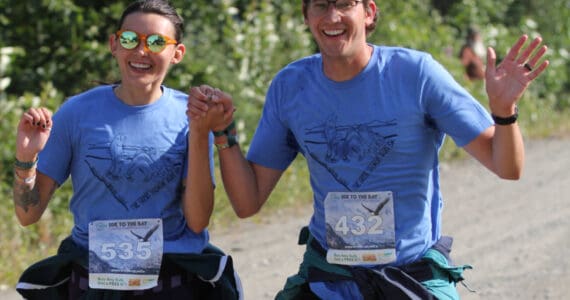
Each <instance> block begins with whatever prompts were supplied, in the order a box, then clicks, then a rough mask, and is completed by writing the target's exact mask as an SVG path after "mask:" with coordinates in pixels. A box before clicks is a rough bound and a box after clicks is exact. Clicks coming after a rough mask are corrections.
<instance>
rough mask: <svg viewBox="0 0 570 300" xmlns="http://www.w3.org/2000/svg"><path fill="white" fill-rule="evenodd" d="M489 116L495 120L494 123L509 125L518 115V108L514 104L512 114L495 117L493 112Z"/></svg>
mask: <svg viewBox="0 0 570 300" xmlns="http://www.w3.org/2000/svg"><path fill="white" fill-rule="evenodd" d="M491 117H492V118H493V121H495V124H497V125H511V124H513V123H514V122H516V121H517V119H518V117H519V108H518V107H516V106H515V114H514V115H512V116H508V117H506V118H502V117H497V116H495V115H494V114H491Z"/></svg>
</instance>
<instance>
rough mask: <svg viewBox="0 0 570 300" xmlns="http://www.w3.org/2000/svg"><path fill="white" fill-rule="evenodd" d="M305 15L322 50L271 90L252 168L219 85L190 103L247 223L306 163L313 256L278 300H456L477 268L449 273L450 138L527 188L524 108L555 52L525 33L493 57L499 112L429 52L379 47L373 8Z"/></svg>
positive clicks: (315, 3) (311, 2) (293, 66)
mask: <svg viewBox="0 0 570 300" xmlns="http://www.w3.org/2000/svg"><path fill="white" fill-rule="evenodd" d="M299 2H301V1H299ZM302 11H303V16H304V21H305V24H306V25H307V26H308V27H309V29H310V31H311V33H312V36H313V38H314V39H315V41H316V43H317V44H318V46H319V50H320V51H319V53H318V54H314V55H310V56H307V57H304V58H300V59H299V60H297V61H294V62H292V63H290V64H289V65H287V66H285V67H284V68H283V69H282V70H281V71H279V72H278V74H277V75H276V76H275V77H274V78H273V80H272V82H271V85H270V87H269V90H268V92H267V95H266V101H265V104H264V108H263V113H262V115H261V119H260V120H259V124H258V127H257V129H256V131H255V134H254V136H253V139H252V141H251V145H249V150H248V152H247V157H244V155H243V153H242V151H241V148H240V145H239V143H238V141H237V140H236V135H237V134H238V133H237V129H236V127H235V125H234V124H235V123H234V122H233V103H232V99H231V97H230V96H229V95H226V94H225V93H223V92H221V91H218V90H215V89H213V88H212V87H208V86H201V87H194V88H192V89H191V90H190V97H189V111H190V115H191V116H192V117H193V118H206V119H207V120H208V123H209V124H210V125H209V126H208V127H209V128H210V129H211V130H213V131H214V135H215V136H216V137H215V144H216V145H217V147H218V156H219V159H220V168H221V173H222V179H223V181H224V186H225V188H226V191H227V193H228V195H229V199H230V201H231V203H232V205H233V208H234V210H235V212H236V214H237V215H238V216H239V217H242V218H245V217H249V216H252V215H254V214H256V213H258V212H259V211H260V209H261V208H262V206H263V205H264V204H265V203H266V201H267V200H268V198H269V196H270V194H271V192H272V191H273V189H274V188H275V186H276V185H277V183H278V181H279V180H280V178H281V177H282V175H283V173H284V172H285V171H286V169H287V168H288V167H289V166H290V165H291V163H292V162H293V161H294V160H295V158H296V157H297V155H303V156H304V158H305V161H306V163H307V167H308V170H309V174H310V176H309V177H310V183H311V187H312V194H311V196H312V197H313V210H312V211H313V215H312V217H311V220H310V223H309V226H308V228H305V229H304V230H302V232H301V234H300V236H299V241H300V242H301V243H303V244H306V252H305V255H304V257H303V262H302V263H301V265H300V269H299V272H298V273H297V274H296V275H294V276H291V277H289V279H288V280H287V282H286V284H285V287H284V289H283V290H282V291H281V292H280V293H279V294H278V295H277V299H279V300H281V299H284V300H285V299H287V300H288V299H327V300H328V299H351V300H358V299H435V298H437V299H440V300H444V299H458V298H459V295H458V293H457V290H456V283H457V282H459V281H461V280H462V279H463V277H462V273H463V270H464V269H465V268H468V266H464V265H459V266H458V265H453V264H452V263H451V261H450V260H449V254H450V251H451V246H452V245H451V244H452V243H451V241H452V240H451V238H450V237H445V236H444V235H442V209H443V206H444V199H443V196H442V191H441V189H440V185H441V183H440V180H439V172H440V164H439V157H438V154H439V151H440V149H441V147H442V144H443V142H444V139H445V136H446V135H448V136H450V137H451V138H453V140H454V141H455V143H456V144H457V145H458V146H459V147H462V148H463V149H465V151H467V153H469V154H470V155H471V156H473V157H474V158H475V159H477V160H478V161H479V162H480V163H481V164H482V165H483V166H485V167H486V168H488V169H489V170H490V171H491V172H492V173H493V174H495V175H496V176H497V177H498V178H503V179H512V180H516V179H518V178H520V176H521V174H522V169H523V165H524V144H523V139H522V135H521V132H520V129H519V125H518V114H517V103H518V102H519V101H520V99H521V96H522V95H523V93H524V92H525V90H526V89H527V87H528V86H529V85H530V84H531V82H532V81H533V80H534V79H535V78H536V77H537V76H539V75H540V74H541V73H542V72H543V71H544V70H545V69H546V68H547V66H548V64H549V62H548V61H542V57H543V55H544V54H545V53H546V50H547V48H546V46H544V45H541V44H542V39H541V38H539V37H537V38H535V39H533V40H531V41H530V43H527V41H528V40H529V38H528V36H526V35H522V36H521V37H520V38H519V39H518V40H517V41H516V43H514V45H512V47H511V49H510V51H509V52H508V54H507V55H506V57H505V59H504V60H502V61H501V62H500V63H499V64H498V65H496V53H495V51H494V49H492V48H489V49H488V51H487V65H486V68H487V71H486V91H487V97H488V101H489V108H490V112H489V111H487V110H486V109H485V108H484V107H483V105H481V103H480V102H479V101H477V100H476V99H474V98H473V96H472V95H470V94H469V93H468V92H467V91H466V90H465V88H463V87H461V86H460V85H459V84H458V83H457V81H456V80H454V78H453V77H452V76H451V74H449V72H448V71H447V70H445V68H444V67H443V66H442V65H441V64H440V63H438V62H437V61H436V60H435V59H434V58H433V56H431V55H430V54H428V53H425V52H421V51H417V50H413V49H406V48H402V47H393V46H379V45H374V44H371V43H369V42H368V41H367V35H368V33H370V32H371V31H372V30H373V29H374V27H375V26H376V21H377V18H378V8H377V6H376V3H375V2H374V1H373V0H363V1H356V0H337V1H330V0H303V1H302ZM212 93H213V95H214V96H212V97H210V96H211V95H212ZM213 116H217V117H216V118H214V117H213ZM206 132H207V129H205V128H202V133H201V134H200V136H201V137H202V143H203V142H205V141H206ZM192 163H193V162H192V161H190V164H192ZM482 188H484V187H482ZM474 197H476V195H474ZM453 200H454V199H449V201H453ZM497 201H500V199H497ZM275 234H276V235H279V234H280V233H279V232H278V231H277V232H275ZM481 255H485V254H484V253H481ZM275 267H276V268H277V267H278V266H275Z"/></svg>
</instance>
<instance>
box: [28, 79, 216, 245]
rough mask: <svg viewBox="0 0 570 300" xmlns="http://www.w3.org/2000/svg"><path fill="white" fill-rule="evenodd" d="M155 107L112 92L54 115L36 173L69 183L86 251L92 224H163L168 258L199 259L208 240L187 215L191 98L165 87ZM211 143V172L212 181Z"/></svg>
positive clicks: (88, 96)
mask: <svg viewBox="0 0 570 300" xmlns="http://www.w3.org/2000/svg"><path fill="white" fill-rule="evenodd" d="M162 90H163V94H162V96H161V98H159V99H158V100H157V101H155V102H153V103H152V104H149V105H144V106H129V105H126V104H124V103H123V102H122V101H121V100H120V99H118V98H117V97H116V96H115V94H114V92H113V86H101V87H96V88H93V89H91V90H89V91H86V92H84V93H82V94H79V95H77V96H74V97H71V98H69V99H68V100H67V101H66V102H65V103H64V104H63V105H62V106H61V107H60V108H59V110H58V111H57V112H56V113H55V114H54V117H53V128H52V131H51V135H50V138H49V140H48V143H47V145H46V147H45V148H44V150H43V151H42V152H41V153H40V157H39V163H38V170H39V171H40V172H42V173H43V174H45V175H47V176H49V177H50V178H52V179H54V180H55V181H56V182H57V183H58V184H60V185H61V184H63V183H64V182H65V181H66V180H67V178H68V177H69V176H71V180H72V185H73V196H72V197H71V200H70V203H69V207H70V210H71V212H72V214H73V218H74V227H73V229H72V237H73V240H74V241H75V242H77V243H78V244H79V245H81V246H83V247H85V248H86V249H87V248H88V233H89V223H90V222H92V221H97V220H116V219H121V220H122V219H143V218H161V219H162V223H163V231H164V232H163V236H164V252H165V253H199V252H201V251H202V250H203V248H204V246H205V245H206V243H207V242H208V232H207V230H204V231H203V232H201V233H200V234H195V233H193V232H192V231H191V230H190V229H189V228H188V226H187V225H186V221H185V218H184V214H183V211H182V207H181V205H182V204H181V199H182V198H181V197H182V194H181V193H182V182H183V178H185V177H186V172H187V167H186V166H187V155H188V118H187V116H186V113H185V112H186V107H187V100H188V96H187V95H186V94H184V93H182V92H179V91H176V90H173V89H170V88H167V87H164V86H163V87H162ZM212 142H213V137H212V136H211V135H210V170H212V173H211V174H204V175H207V176H211V177H212V180H214V174H213V170H214V161H213V148H212V147H211V145H212Z"/></svg>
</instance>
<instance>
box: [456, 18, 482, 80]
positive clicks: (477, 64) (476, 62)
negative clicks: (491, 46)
mask: <svg viewBox="0 0 570 300" xmlns="http://www.w3.org/2000/svg"><path fill="white" fill-rule="evenodd" d="M485 53H486V49H485V45H484V44H483V40H482V38H481V34H480V32H479V31H478V30H477V29H476V28H474V27H470V28H469V29H468V30H467V36H466V38H465V44H464V45H463V46H462V47H461V51H460V52H459V58H460V59H461V64H463V66H464V67H465V75H466V76H467V78H468V79H469V80H483V79H485V64H484V63H483V58H484V57H485Z"/></svg>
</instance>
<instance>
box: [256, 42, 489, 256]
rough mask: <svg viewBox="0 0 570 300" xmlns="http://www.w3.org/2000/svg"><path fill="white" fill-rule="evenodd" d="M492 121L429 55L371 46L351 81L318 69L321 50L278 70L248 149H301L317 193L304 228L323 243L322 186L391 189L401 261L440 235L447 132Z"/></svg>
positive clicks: (274, 152) (284, 162)
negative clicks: (442, 155) (440, 162)
mask: <svg viewBox="0 0 570 300" xmlns="http://www.w3.org/2000/svg"><path fill="white" fill-rule="evenodd" d="M492 124H493V123H492V120H491V118H490V115H489V113H488V112H487V111H486V110H485V109H484V107H482V105H481V104H480V103H479V102H478V101H476V100H475V99H474V98H473V97H472V96H471V95H469V94H468V93H467V91H465V90H464V88H462V87H461V86H460V85H459V84H458V83H457V82H456V81H455V80H454V79H453V78H452V76H451V75H450V74H449V73H448V72H447V71H446V70H445V69H444V68H443V67H442V66H441V65H440V64H439V63H437V62H436V61H435V60H434V59H433V58H432V57H431V56H430V55H429V54H427V53H423V52H419V51H415V50H410V49H405V48H397V47H383V46H374V51H373V55H372V57H371V59H370V61H369V63H368V65H367V66H366V68H365V69H364V70H363V71H362V72H361V73H360V74H358V75H357V76H356V77H354V78H353V79H351V80H349V81H345V82H334V81H332V80H330V79H328V78H327V77H325V75H324V73H323V72H322V59H321V56H320V54H316V55H312V56H309V57H306V58H303V59H301V60H298V61H296V62H293V63H291V64H290V65H288V66H287V67H285V68H284V69H283V70H281V71H280V72H279V73H278V74H277V76H276V77H275V78H274V80H273V82H272V83H271V86H270V88H269V91H268V93H267V98H266V103H265V106H264V110H263V114H262V117H261V119H260V121H259V126H258V128H257V131H256V132H255V135H254V137H253V140H252V143H251V147H250V149H249V152H248V155H247V157H248V159H249V160H250V161H252V162H254V163H256V164H259V165H263V166H265V167H269V168H273V169H279V170H284V169H286V168H287V167H288V166H289V164H290V163H291V162H292V161H293V159H294V158H295V157H296V155H297V153H301V154H302V155H303V156H304V157H305V158H306V161H307V165H308V168H309V171H310V181H311V186H312V189H313V193H314V196H313V197H314V204H313V205H314V214H313V216H312V218H311V222H310V225H309V228H310V231H311V233H312V234H313V235H314V236H315V238H316V239H317V240H318V241H319V243H320V244H321V245H322V246H323V247H324V248H325V249H327V248H328V247H327V243H326V230H327V229H326V224H325V215H324V199H325V198H326V197H327V194H328V193H331V192H375V191H390V192H391V193H392V195H393V201H394V202H393V209H394V223H395V241H396V256H397V259H396V262H395V263H394V264H395V265H401V264H406V263H410V262H413V261H415V260H417V259H419V258H420V257H421V256H422V255H423V254H424V253H425V252H426V251H427V249H429V248H430V247H431V246H432V245H433V244H434V243H435V242H436V241H437V240H438V239H439V238H440V234H441V233H440V230H441V209H442V196H441V192H440V188H439V170H438V152H439V150H440V148H441V145H442V143H443V141H444V137H445V135H446V134H447V135H449V136H451V137H452V138H453V140H454V141H455V143H456V144H457V145H458V146H464V145H466V144H468V143H469V142H470V141H472V140H473V139H474V138H476V137H477V136H478V135H479V134H481V133H482V132H483V131H484V130H485V129H486V128H488V127H489V126H492Z"/></svg>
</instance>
